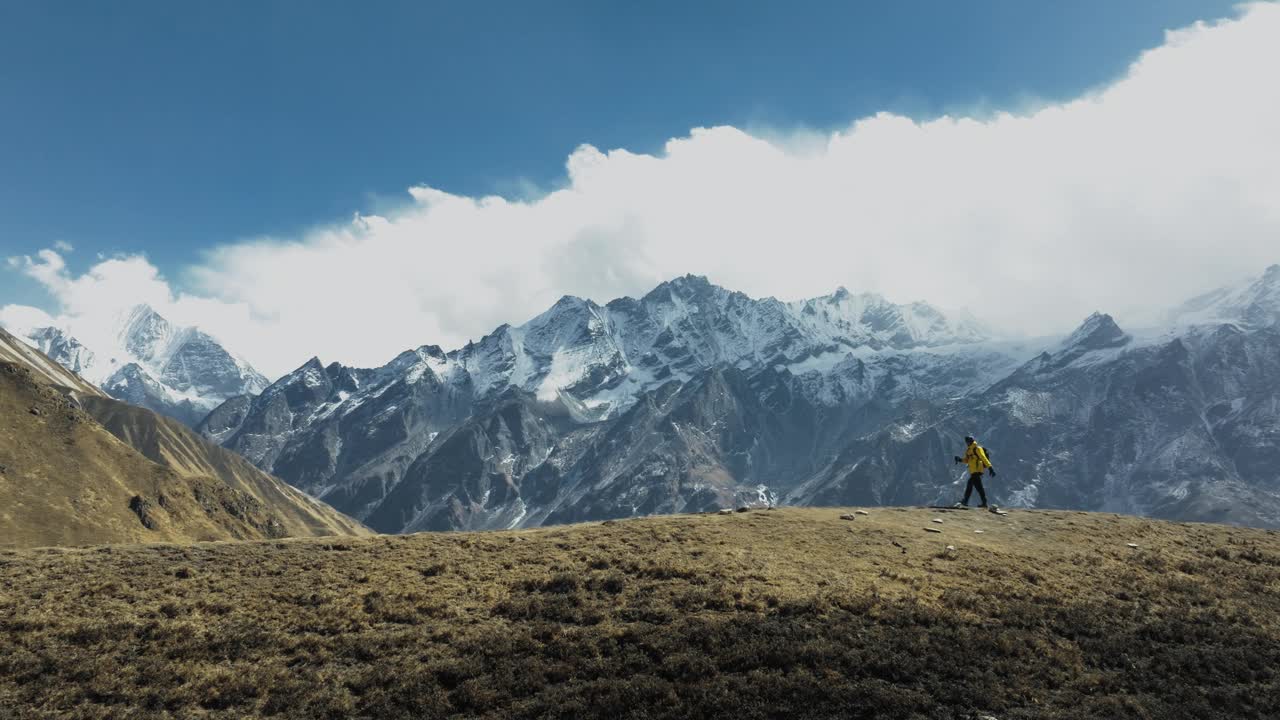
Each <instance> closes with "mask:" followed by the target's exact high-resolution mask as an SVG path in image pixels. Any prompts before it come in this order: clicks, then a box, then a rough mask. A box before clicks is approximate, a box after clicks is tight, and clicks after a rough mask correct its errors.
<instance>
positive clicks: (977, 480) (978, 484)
mask: <svg viewBox="0 0 1280 720" xmlns="http://www.w3.org/2000/svg"><path fill="white" fill-rule="evenodd" d="M969 482H970V483H971V484H972V485H973V486H974V487H975V488H977V489H978V499H979V500H981V501H982V505H981V507H986V506H987V490H986V488H984V487H982V473H975V474H974V475H973V477H971V478H969Z"/></svg>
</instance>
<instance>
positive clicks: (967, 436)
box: [964, 435, 973, 445]
mask: <svg viewBox="0 0 1280 720" xmlns="http://www.w3.org/2000/svg"><path fill="white" fill-rule="evenodd" d="M964 442H965V444H966V445H968V444H969V443H971V442H973V436H972V435H965V436H964Z"/></svg>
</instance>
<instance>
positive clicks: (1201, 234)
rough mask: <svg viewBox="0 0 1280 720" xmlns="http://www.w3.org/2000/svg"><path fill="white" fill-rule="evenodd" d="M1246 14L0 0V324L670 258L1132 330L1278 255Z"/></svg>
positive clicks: (427, 297)
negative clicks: (1105, 315)
mask: <svg viewBox="0 0 1280 720" xmlns="http://www.w3.org/2000/svg"><path fill="white" fill-rule="evenodd" d="M2 2H3V0H0V3H2ZM1276 37H1280V3H1276V2H1255V3H1246V4H1243V5H1231V4H1229V3H1227V2H1190V1H1188V0H1149V1H1143V0H1126V1H1124V2H1114V1H1112V0H1073V1H1072V2H1048V1H1044V2H1040V1H1031V0H1025V1H1024V0H999V1H991V2H951V1H946V2H943V1H939V2H924V1H916V2H911V1H895V2H852V3H843V2H842V3H812V2H809V3H806V2H788V3H780V2H779V3H767V4H766V3H752V2H718V1H717V2H710V1H709V2H697V3H684V2H682V3H675V2H650V3H625V4H624V3H603V2H590V3H588V2H581V3H553V2H547V3H506V4H502V5H499V4H494V3H481V2H467V3H461V2H451V3H436V4H430V3H417V2H415V3H402V4H393V3H381V2H371V3H359V4H356V3H347V2H343V3H336V2H335V3H322V2H296V3H282V2H274V3H273V2H218V3H175V2H154V3H149V2H142V1H141V0H131V1H128V2H118V3H90V2H81V3H66V2H56V1H54V0H49V1H47V2H26V3H19V2H10V3H3V4H0V110H2V111H0V324H4V325H6V326H7V327H10V328H19V327H22V326H25V327H34V326H35V325H33V323H43V324H48V323H53V322H56V323H58V324H59V325H61V326H63V327H64V328H70V329H71V330H72V331H73V334H75V335H77V336H78V337H80V339H81V340H82V341H84V340H87V341H95V340H97V339H102V340H103V341H104V342H105V341H106V340H109V338H97V337H96V336H97V335H99V334H101V333H106V332H109V327H110V325H111V322H112V320H111V319H112V317H115V316H116V314H117V313H118V312H120V311H121V310H124V309H127V308H128V307H131V306H132V305H134V304H136V303H139V302H147V303H150V304H152V305H153V306H155V307H156V308H157V309H159V310H161V312H162V313H163V314H165V315H166V316H168V317H170V318H171V319H172V320H174V321H175V322H178V323H181V324H194V325H199V326H200V327H201V328H202V329H204V330H206V331H207V332H210V333H212V334H214V335H215V336H218V337H219V338H220V339H222V340H223V341H224V342H225V343H226V344H227V345H228V347H230V348H231V349H233V350H234V351H237V352H239V353H241V354H243V355H244V356H246V357H247V358H249V359H250V360H251V361H252V362H254V363H255V364H256V365H258V367H259V368H260V369H262V370H263V371H264V372H265V373H267V374H268V375H275V374H280V373H283V372H286V371H288V370H290V369H292V368H294V367H296V366H297V365H299V364H301V363H302V362H304V361H305V360H306V359H307V358H309V357H311V356H312V355H319V356H320V357H321V358H322V359H324V360H326V361H330V360H337V361H341V362H345V363H351V364H357V365H362V366H374V365H379V364H381V363H383V362H386V361H387V360H388V359H389V358H391V357H393V356H394V355H396V354H397V353H398V352H400V351H402V350H404V349H407V348H410V347H416V346H418V345H422V344H428V343H429V344H439V345H441V346H444V347H458V346H459V345H461V344H463V343H465V342H466V341H467V340H469V339H474V338H478V337H480V336H481V335H483V334H485V333H487V332H489V331H491V330H492V329H493V328H494V327H496V326H497V325H499V324H501V323H504V322H510V323H520V322H523V321H525V320H527V319H529V318H530V317H531V316H532V315H534V314H536V313H537V312H539V311H541V310H542V309H544V308H547V307H549V306H550V305H551V304H552V303H554V302H555V300H556V299H557V298H559V297H560V296H561V295H564V294H573V295H579V296H582V297H588V298H591V299H594V300H596V301H598V302H602V303H603V302H607V301H608V300H610V299H612V298H615V297H619V296H621V295H638V294H642V293H644V292H646V291H648V290H649V289H651V288H652V287H653V286H654V285H656V284H657V283H659V282H661V281H662V280H665V279H669V278H671V277H673V276H676V275H683V274H686V273H697V274H705V275H707V276H708V277H710V278H711V280H712V281H714V282H717V283H719V284H721V285H723V286H725V287H728V288H731V289H735V290H740V291H743V292H746V293H747V294H749V295H752V296H755V297H764V296H775V297H778V298H782V299H796V298H801V297H815V296H818V295H822V294H825V293H829V292H831V291H832V290H834V289H835V288H836V287H837V286H844V287H847V288H849V289H850V290H852V291H854V292H864V291H867V292H877V293H881V294H883V295H884V296H885V297H887V298H888V299H890V300H892V301H896V302H909V301H915V300H925V301H928V302H931V303H933V304H935V305H937V306H938V307H940V308H942V309H943V310H944V311H947V312H956V311H968V312H972V313H973V314H974V315H975V316H976V317H977V318H978V319H979V320H981V321H984V322H986V323H988V324H989V325H990V326H992V327H993V328H995V329H997V331H998V332H999V333H1000V334H1003V335H1010V336H1028V335H1037V336H1043V335H1051V334H1055V333H1063V332H1069V331H1070V330H1071V329H1072V328H1074V327H1075V326H1076V325H1078V324H1079V322H1080V321H1081V319H1083V318H1084V317H1086V316H1088V315H1089V314H1090V313H1092V312H1094V311H1096V310H1101V311H1105V312H1109V313H1112V314H1113V315H1115V316H1116V318H1117V320H1119V321H1120V322H1121V324H1122V325H1124V326H1127V327H1140V325H1139V324H1140V323H1157V322H1159V319H1160V318H1161V317H1164V313H1166V312H1167V311H1168V310H1169V309H1170V308H1171V307H1173V306H1174V305H1176V304H1177V303H1180V302H1182V301H1183V300H1185V299H1186V298H1188V297H1191V296H1193V295H1196V294H1199V293H1202V292H1205V291H1207V290H1210V289H1213V288H1215V287H1219V286H1223V285H1230V284H1234V283H1237V282H1240V281H1242V280H1244V279H1246V278H1247V277H1249V276H1250V275H1256V274H1258V273H1260V272H1261V271H1262V269H1263V268H1265V267H1266V266H1267V265H1270V264H1272V263H1276V262H1280V249H1278V248H1280V244H1277V240H1276V238H1278V237H1280V163H1276V162H1275V161H1274V158H1276V157H1280V134H1278V133H1276V132H1275V128H1276V127H1280V85H1277V84H1276V82H1275V78H1274V68H1275V67H1280V44H1277V43H1276V42H1275V38H1276ZM72 247H74V250H71V249H69V248H72ZM1086 266H1087V269H1085V267H1086ZM975 267H977V268H980V270H975ZM1135 280H1138V281H1137V282H1135ZM32 306H34V307H32ZM46 314H49V315H53V316H56V317H48V316H47V315H46ZM88 344H89V346H90V347H93V345H94V343H93V342H89V343H88Z"/></svg>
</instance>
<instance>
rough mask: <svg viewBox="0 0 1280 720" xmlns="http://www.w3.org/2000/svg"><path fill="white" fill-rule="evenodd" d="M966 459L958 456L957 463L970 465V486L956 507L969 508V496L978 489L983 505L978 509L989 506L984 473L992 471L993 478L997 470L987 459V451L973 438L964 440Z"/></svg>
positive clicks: (965, 489)
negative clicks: (983, 480)
mask: <svg viewBox="0 0 1280 720" xmlns="http://www.w3.org/2000/svg"><path fill="white" fill-rule="evenodd" d="M964 446H965V449H964V457H960V456H959V455H957V456H956V462H957V463H968V465H969V484H968V485H966V486H965V488H964V499H963V500H961V501H960V502H958V503H956V507H968V506H969V496H970V495H972V494H973V490H974V488H977V489H978V498H979V499H980V500H982V504H981V505H979V506H978V507H983V508H984V507H986V506H987V491H986V490H985V489H984V488H983V487H982V471H983V470H990V471H991V477H995V476H996V469H995V468H994V467H992V466H991V461H990V460H988V459H987V451H986V450H983V449H982V446H981V445H979V444H978V442H977V441H976V440H974V439H973V436H971V435H966V436H965V438H964Z"/></svg>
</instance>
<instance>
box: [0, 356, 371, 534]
mask: <svg viewBox="0 0 1280 720" xmlns="http://www.w3.org/2000/svg"><path fill="white" fill-rule="evenodd" d="M0 355H3V357H4V358H6V359H7V360H15V361H16V362H9V361H7V360H0V547H31V546H39V545H89V544H101V543H138V542H184V541H193V540H231V539H255V538H274V537H284V536H292V535H304V536H305V535H363V534H369V531H368V530H367V529H365V528H364V527H363V526H361V525H360V524H359V523H357V522H355V521H354V520H351V519H350V518H347V517H346V516H343V515H342V514H340V513H338V512H337V511H335V510H333V509H332V508H329V507H328V506H326V505H323V504H322V503H319V502H316V501H314V500H311V499H310V498H307V497H306V496H304V495H302V494H301V493H299V492H297V491H295V490H293V489H292V488H289V487H288V486H286V485H285V484H284V483H283V482H282V481H279V480H277V479H275V478H273V477H271V476H269V475H266V474H264V473H261V472H259V471H257V470H256V469H254V468H252V466H250V465H249V464H248V463H246V462H244V461H242V460H240V459H239V458H238V457H235V456H233V455H231V454H230V453H227V452H226V451H223V450H221V449H220V448H216V447H214V446H212V445H210V444H208V443H205V442H204V441H203V440H200V439H199V438H197V437H195V436H194V435H193V434H192V433H191V432H190V431H187V430H186V429H185V428H181V427H180V426H177V423H175V422H173V421H170V420H167V419H165V418H162V417H160V416H158V415H156V414H154V413H152V412H150V411H147V410H143V409H140V408H133V407H131V406H128V405H124V404H122V403H118V402H116V401H114V400H111V399H110V398H107V397H105V396H103V395H102V394H101V392H100V391H98V390H97V389H96V388H94V387H93V386H92V385H90V384H88V383H86V382H84V381H83V380H82V379H80V378H79V377H78V376H76V375H74V374H73V373H70V372H67V371H66V370H63V369H61V368H60V366H58V365H57V364H56V363H54V362H53V361H52V360H49V359H48V358H47V357H45V356H44V355H42V354H41V353H39V352H38V351H36V350H34V349H32V348H30V347H27V346H26V345H25V344H23V343H21V342H19V341H17V340H16V339H14V338H13V337H12V336H11V335H9V334H7V333H4V332H3V331H0ZM86 409H91V410H93V411H94V412H95V413H97V414H99V415H101V417H102V418H103V420H104V422H106V423H107V424H109V425H110V428H111V431H110V432H109V431H108V428H107V427H104V425H103V424H101V423H99V422H98V421H97V419H95V418H94V417H93V416H92V415H91V414H89V413H88V412H86ZM112 432H114V433H116V435H113V434H112ZM117 435H118V437H117ZM133 443H136V447H137V449H135V448H134V447H132V446H131V444H133ZM139 451H141V452H139ZM148 457H151V458H153V459H154V461H153V460H152V459H148Z"/></svg>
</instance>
